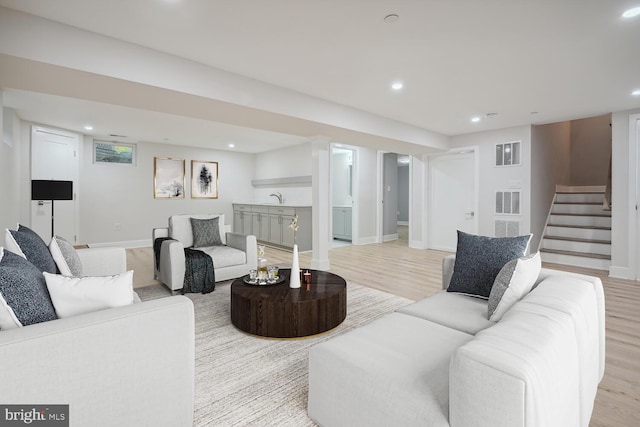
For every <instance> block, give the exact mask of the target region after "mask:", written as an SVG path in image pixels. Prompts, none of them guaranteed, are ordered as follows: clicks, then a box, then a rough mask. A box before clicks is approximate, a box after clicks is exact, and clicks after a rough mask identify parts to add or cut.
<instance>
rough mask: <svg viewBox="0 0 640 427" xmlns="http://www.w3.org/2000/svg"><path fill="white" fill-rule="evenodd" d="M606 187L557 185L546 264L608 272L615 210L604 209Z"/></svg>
mask: <svg viewBox="0 0 640 427" xmlns="http://www.w3.org/2000/svg"><path fill="white" fill-rule="evenodd" d="M604 197H605V186H588V187H575V186H556V194H555V197H554V199H553V204H552V205H551V210H550V212H549V217H548V218H547V225H546V227H545V231H544V235H543V237H542V241H541V242H540V254H541V256H542V260H543V261H545V262H550V263H555V264H564V265H574V266H579V267H587V268H595V269H599V270H608V269H609V266H610V264H611V210H610V209H609V210H604V209H603V200H604Z"/></svg>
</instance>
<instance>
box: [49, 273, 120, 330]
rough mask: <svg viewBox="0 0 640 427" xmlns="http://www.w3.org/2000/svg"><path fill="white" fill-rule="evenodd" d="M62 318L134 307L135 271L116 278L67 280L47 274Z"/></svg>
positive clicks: (57, 309)
mask: <svg viewBox="0 0 640 427" xmlns="http://www.w3.org/2000/svg"><path fill="white" fill-rule="evenodd" d="M44 278H45V280H46V282H47V288H48V289H49V294H50V295H51V301H53V307H54V308H55V310H56V314H57V315H58V317H59V318H64V317H71V316H75V315H78V314H83V313H89V312H92V311H97V310H103V309H106V308H114V307H121V306H125V305H130V304H133V271H132V270H131V271H127V272H126V273H122V274H119V275H116V276H101V277H66V276H62V275H59V274H49V273H44Z"/></svg>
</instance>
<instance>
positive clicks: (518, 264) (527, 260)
mask: <svg viewBox="0 0 640 427" xmlns="http://www.w3.org/2000/svg"><path fill="white" fill-rule="evenodd" d="M541 268H542V261H541V260H540V252H536V253H535V254H532V255H529V256H526V257H522V258H517V259H512V260H511V261H509V262H508V263H506V264H505V265H504V267H502V270H500V273H498V276H496V280H495V282H493V287H492V288H491V293H490V294H489V304H488V307H487V316H488V318H489V320H491V321H492V322H497V321H499V320H500V319H502V316H504V314H505V313H506V312H507V311H509V309H510V308H511V307H512V306H513V305H514V304H515V303H517V302H518V301H520V300H521V299H522V298H523V297H524V296H525V295H527V294H528V293H529V292H530V291H531V289H532V288H533V285H535V283H536V280H537V279H538V276H539V275H540V270H541Z"/></svg>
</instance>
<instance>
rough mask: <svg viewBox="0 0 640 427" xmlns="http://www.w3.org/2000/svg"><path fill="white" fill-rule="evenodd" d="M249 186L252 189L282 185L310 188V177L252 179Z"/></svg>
mask: <svg viewBox="0 0 640 427" xmlns="http://www.w3.org/2000/svg"><path fill="white" fill-rule="evenodd" d="M251 185H253V186H254V187H279V186H282V185H296V186H300V187H306V186H311V175H304V176H288V177H285V178H266V179H253V180H251Z"/></svg>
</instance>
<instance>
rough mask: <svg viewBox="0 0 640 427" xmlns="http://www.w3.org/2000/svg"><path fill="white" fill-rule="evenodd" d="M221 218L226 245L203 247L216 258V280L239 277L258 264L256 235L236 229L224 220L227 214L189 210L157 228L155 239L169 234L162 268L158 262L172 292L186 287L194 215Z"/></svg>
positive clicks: (161, 277) (162, 253) (157, 273)
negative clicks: (185, 278) (186, 249)
mask: <svg viewBox="0 0 640 427" xmlns="http://www.w3.org/2000/svg"><path fill="white" fill-rule="evenodd" d="M216 217H217V218H219V223H220V231H221V232H220V236H221V242H222V243H223V245H219V246H209V247H203V248H199V250H201V251H203V252H204V253H206V254H207V255H209V256H210V257H211V258H212V259H213V265H214V270H215V276H216V282H220V281H223V280H229V279H235V278H237V277H241V276H244V275H245V274H248V273H249V270H251V269H256V268H257V262H258V249H257V242H256V237H255V236H252V235H249V236H246V235H244V234H239V233H232V232H231V227H230V226H229V225H228V224H225V222H224V215H223V214H202V215H197V214H185V215H173V216H171V217H169V226H168V227H165V228H154V229H153V240H154V241H155V239H157V238H161V237H169V238H171V239H173V240H167V241H165V242H163V243H162V247H161V250H160V265H159V268H157V266H156V265H155V264H154V272H155V276H156V277H157V278H158V279H159V280H160V282H162V283H163V284H164V285H165V286H167V287H168V288H169V289H170V290H171V291H172V292H175V291H177V290H180V289H182V287H183V286H184V275H185V254H184V248H189V247H192V246H193V243H194V236H193V231H192V227H191V218H195V219H213V218H216Z"/></svg>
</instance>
